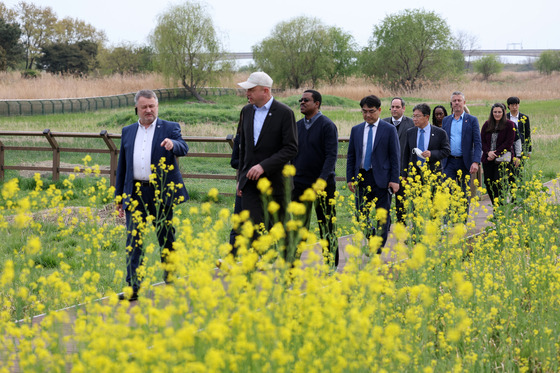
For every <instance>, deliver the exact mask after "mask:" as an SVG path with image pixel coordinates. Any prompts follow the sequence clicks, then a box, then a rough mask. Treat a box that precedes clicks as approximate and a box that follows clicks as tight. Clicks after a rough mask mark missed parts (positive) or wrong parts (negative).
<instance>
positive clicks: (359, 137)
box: [354, 122, 365, 166]
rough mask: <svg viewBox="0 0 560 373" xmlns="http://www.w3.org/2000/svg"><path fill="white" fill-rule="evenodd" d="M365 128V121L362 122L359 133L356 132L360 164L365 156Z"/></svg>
mask: <svg viewBox="0 0 560 373" xmlns="http://www.w3.org/2000/svg"><path fill="white" fill-rule="evenodd" d="M364 128H365V122H363V123H362V124H360V126H359V127H358V133H356V139H355V140H354V141H356V144H355V145H356V149H358V157H357V160H358V166H359V165H360V162H361V161H362V158H363V156H364Z"/></svg>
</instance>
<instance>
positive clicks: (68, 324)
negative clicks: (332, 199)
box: [0, 180, 560, 373]
mask: <svg viewBox="0 0 560 373" xmlns="http://www.w3.org/2000/svg"><path fill="white" fill-rule="evenodd" d="M544 185H545V186H546V187H548V188H549V190H551V192H553V193H551V199H553V200H552V202H553V203H560V188H559V186H558V181H557V180H552V181H549V182H547V183H545V184H544ZM552 189H553V190H552ZM492 212H493V209H492V204H491V203H490V200H489V199H488V197H487V196H486V195H485V196H483V197H482V199H481V201H480V203H479V206H477V207H476V208H474V207H472V206H471V214H470V221H474V228H472V229H471V230H470V231H469V232H468V234H467V236H474V235H476V234H479V233H480V232H482V231H483V230H484V228H486V227H487V226H489V225H490V224H491V223H490V222H489V221H488V219H487V218H488V216H489V215H491V214H492ZM352 239H353V237H352V236H344V237H340V238H339V248H340V261H339V268H338V271H339V272H343V271H344V266H345V264H346V263H347V261H348V254H347V253H346V251H345V250H344V248H345V247H346V245H348V244H349V243H352ZM358 244H359V243H358ZM394 244H395V238H394V236H393V234H392V231H391V232H390V233H389V239H388V241H387V245H386V248H385V249H384V252H383V254H382V260H383V262H385V263H389V262H392V261H394V259H393V255H392V252H391V247H392V246H393V245H394ZM314 250H315V251H316V254H317V255H318V257H319V258H320V257H321V255H320V254H321V249H320V247H317V248H315V249H314ZM302 259H303V260H304V261H305V258H302ZM365 260H367V258H364V261H365ZM215 270H216V271H218V270H219V269H218V268H216V269H215ZM163 285H164V283H163V282H162V283H158V284H154V285H153V286H155V287H157V286H163ZM108 300H109V297H105V298H101V299H98V300H96V301H95V302H103V303H104V304H106V303H108ZM86 307H87V305H86V304H81V305H76V306H72V307H69V308H66V309H64V310H59V311H53V312H61V311H66V313H67V314H68V316H69V317H68V318H67V320H66V321H65V322H63V323H61V325H60V328H59V329H58V330H61V331H63V333H64V335H71V334H72V333H73V327H74V322H75V320H76V314H77V311H78V310H80V309H81V310H84V309H85V308H86ZM133 307H136V302H130V305H129V311H130V310H131V309H132V308H133ZM44 317H45V315H39V316H35V317H34V318H33V319H32V320H31V323H32V324H33V325H38V324H40V323H41V322H42V320H43V318H44ZM25 323H29V320H26V321H25ZM15 343H16V349H17V341H15ZM75 347H76V346H75V343H73V342H72V340H70V341H68V342H66V350H67V352H68V353H69V354H71V353H73V352H75ZM5 353H6V352H0V356H2V357H1V358H0V368H1V367H4V366H8V364H9V365H10V367H9V371H10V372H14V373H16V372H22V370H21V369H20V366H19V361H18V358H17V356H16V358H15V359H11V361H10V360H3V359H6V357H5V356H4V354H5ZM67 370H70V367H67Z"/></svg>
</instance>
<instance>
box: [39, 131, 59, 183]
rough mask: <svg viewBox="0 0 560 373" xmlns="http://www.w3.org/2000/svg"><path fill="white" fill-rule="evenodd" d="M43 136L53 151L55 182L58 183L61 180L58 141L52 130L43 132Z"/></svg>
mask: <svg viewBox="0 0 560 373" xmlns="http://www.w3.org/2000/svg"><path fill="white" fill-rule="evenodd" d="M43 135H45V137H46V138H47V141H48V142H49V144H50V145H51V148H52V150H53V164H52V173H53V181H58V179H59V178H60V146H58V143H57V142H56V139H55V138H54V136H53V135H52V133H51V130H50V129H45V130H43Z"/></svg>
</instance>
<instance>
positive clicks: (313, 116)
mask: <svg viewBox="0 0 560 373" xmlns="http://www.w3.org/2000/svg"><path fill="white" fill-rule="evenodd" d="M299 103H300V111H301V113H302V114H303V115H304V116H305V117H304V118H303V119H301V120H299V121H298V122H297V131H298V154H297V156H296V158H295V159H294V166H295V167H296V175H295V176H294V190H293V192H292V200H293V201H301V202H303V203H304V204H305V205H306V211H305V216H304V221H303V223H304V226H305V227H306V228H307V229H309V226H310V222H311V207H312V206H313V205H314V207H315V213H316V214H317V224H318V225H319V231H320V235H321V238H322V239H325V240H327V242H328V251H326V252H325V253H324V256H325V257H326V259H327V263H330V262H331V260H333V259H334V265H335V266H336V265H338V239H337V237H336V232H335V229H334V224H333V218H334V217H335V216H336V210H335V203H336V202H335V200H334V198H335V192H336V180H335V176H336V175H335V167H336V159H337V154H338V130H337V128H336V125H335V124H334V123H333V121H332V120H330V119H329V118H328V117H327V116H326V115H324V114H323V113H321V111H320V109H321V103H322V96H321V94H320V93H319V92H317V91H315V90H312V89H308V90H307V91H305V92H303V94H302V96H301V99H300V100H299ZM319 179H321V180H322V181H323V182H324V184H325V185H326V186H325V189H324V191H318V192H317V198H316V199H315V201H314V202H311V201H309V199H308V197H307V196H304V192H305V191H306V190H307V189H309V188H312V187H313V184H315V183H317V182H318V181H319ZM319 184H320V183H317V184H316V185H319ZM315 189H317V187H316V188H315ZM302 196H303V198H301V199H300V197H302ZM329 254H332V256H334V258H333V257H332V256H331V255H329Z"/></svg>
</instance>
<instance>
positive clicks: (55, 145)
mask: <svg viewBox="0 0 560 373" xmlns="http://www.w3.org/2000/svg"><path fill="white" fill-rule="evenodd" d="M5 137H23V138H33V137H43V138H44V139H45V142H46V143H48V145H49V146H48V147H47V146H15V145H7V144H5V143H4V141H5V140H4V141H3V138H5ZM57 138H85V139H99V140H102V142H103V143H104V144H105V147H104V148H87V149H84V148H71V147H63V146H60V145H59V142H58V141H57ZM120 138H121V135H120V134H111V133H108V132H107V131H106V130H103V131H101V132H100V133H72V132H51V130H49V129H45V130H44V131H43V132H38V131H36V132H27V131H25V132H24V131H0V179H1V180H4V175H5V171H6V170H18V171H24V170H28V171H50V172H51V173H52V177H53V180H55V181H57V180H59V178H60V174H61V173H62V172H74V168H68V167H66V168H65V167H61V164H60V155H61V153H63V152H72V153H84V154H96V153H101V154H108V155H109V158H110V162H109V169H108V170H104V169H103V170H100V173H101V174H104V175H109V179H110V181H111V185H113V186H114V185H115V180H116V175H117V161H118V156H119V151H120V150H119V146H117V144H115V142H114V141H113V140H115V139H120ZM183 139H184V140H185V141H186V142H187V143H196V142H201V143H227V144H229V145H230V147H231V148H232V149H233V135H227V136H225V137H199V136H183ZM6 151H26V152H32V151H33V152H52V166H51V167H41V166H29V165H23V164H20V165H6V162H5V153H6ZM188 157H206V158H230V157H231V152H230V153H194V152H191V153H189V154H188ZM183 177H185V178H193V179H197V178H198V179H232V180H233V179H235V175H215V174H214V175H211V174H183Z"/></svg>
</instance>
